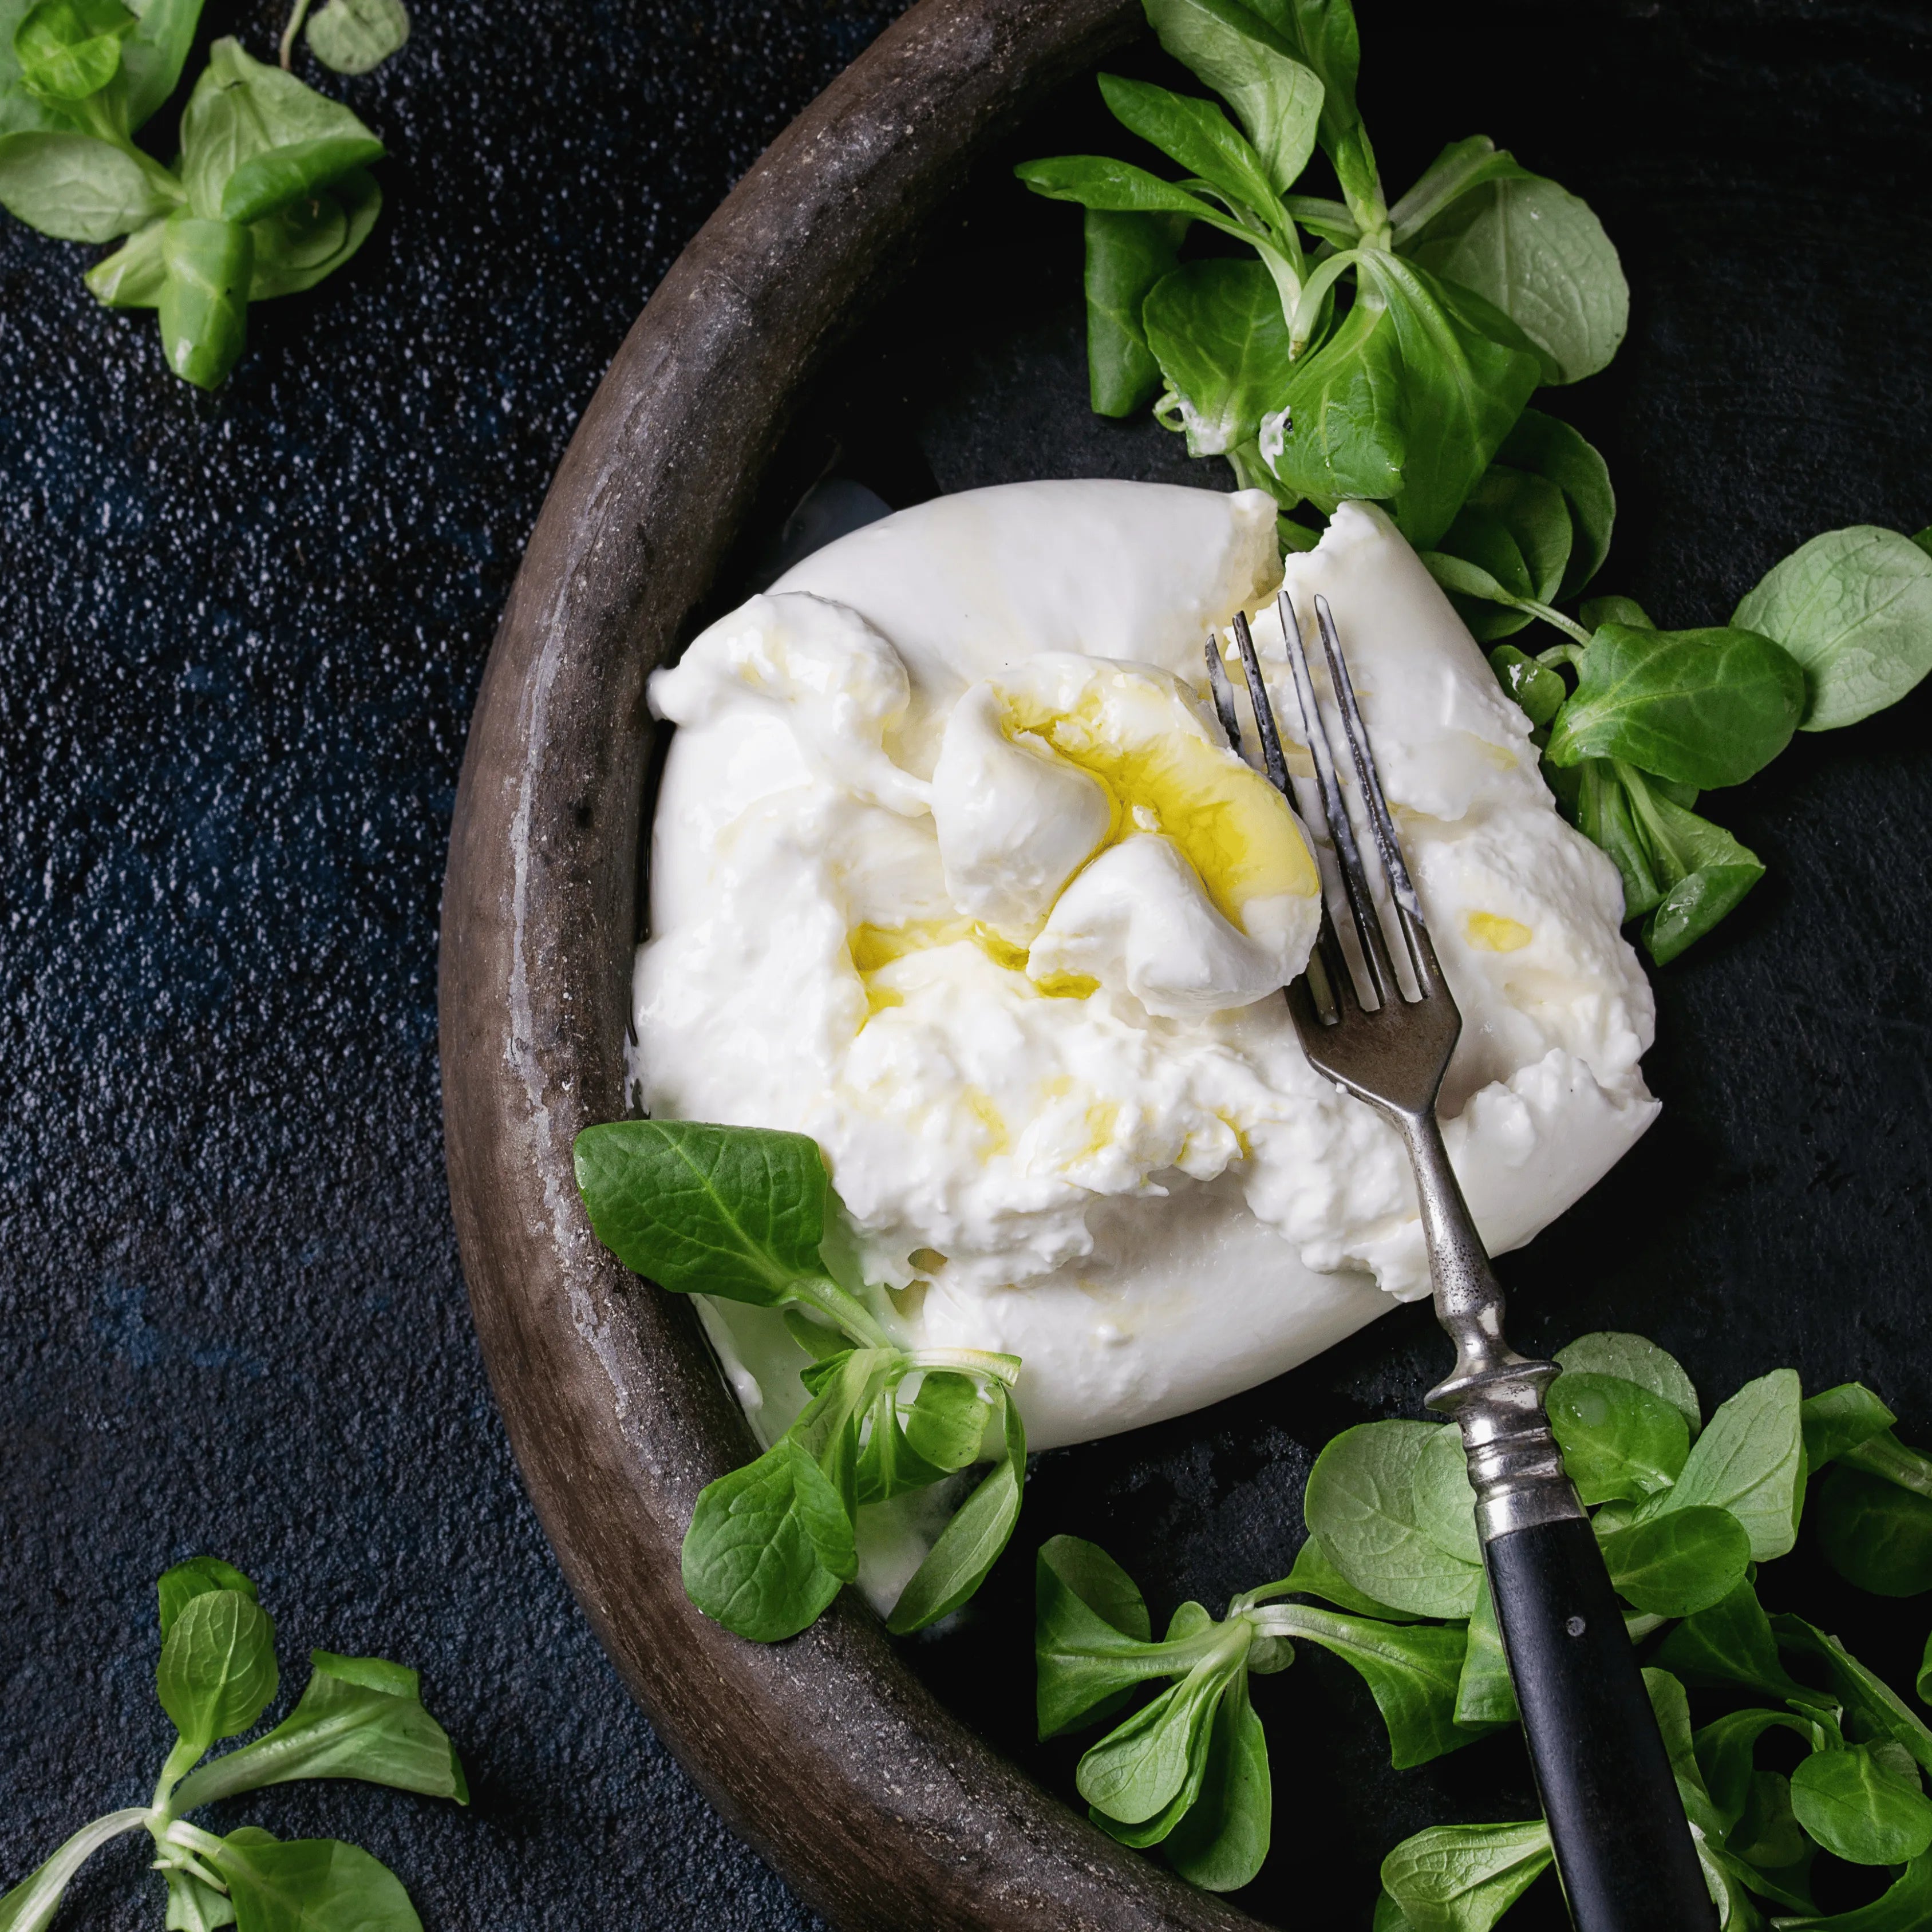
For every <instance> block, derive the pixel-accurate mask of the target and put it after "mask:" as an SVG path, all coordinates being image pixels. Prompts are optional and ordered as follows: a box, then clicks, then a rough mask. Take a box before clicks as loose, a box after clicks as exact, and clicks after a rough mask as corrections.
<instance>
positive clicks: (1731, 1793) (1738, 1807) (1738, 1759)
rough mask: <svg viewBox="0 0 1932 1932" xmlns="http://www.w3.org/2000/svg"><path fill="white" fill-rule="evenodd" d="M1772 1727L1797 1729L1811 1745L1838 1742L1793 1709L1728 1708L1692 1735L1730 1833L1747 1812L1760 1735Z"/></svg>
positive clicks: (1700, 1765)
mask: <svg viewBox="0 0 1932 1932" xmlns="http://www.w3.org/2000/svg"><path fill="white" fill-rule="evenodd" d="M1771 1730H1787V1731H1795V1732H1796V1733H1797V1734H1798V1735H1799V1736H1800V1737H1801V1738H1802V1739H1804V1740H1805V1743H1806V1745H1808V1747H1809V1748H1811V1749H1812V1750H1813V1751H1822V1750H1823V1749H1825V1748H1826V1747H1827V1745H1832V1744H1835V1743H1836V1742H1838V1739H1835V1738H1832V1737H1828V1736H1827V1735H1826V1732H1825V1730H1824V1728H1823V1726H1822V1725H1821V1724H1819V1723H1818V1722H1817V1721H1816V1720H1814V1719H1813V1718H1807V1717H1801V1716H1799V1715H1796V1713H1794V1712H1790V1711H1733V1712H1728V1713H1727V1715H1724V1717H1721V1718H1718V1720H1717V1721H1716V1722H1715V1724H1706V1726H1705V1727H1704V1728H1703V1730H1701V1731H1700V1732H1698V1733H1697V1736H1695V1737H1694V1739H1692V1740H1691V1742H1692V1745H1693V1746H1694V1749H1695V1751H1696V1754H1697V1766H1698V1769H1699V1771H1700V1772H1701V1773H1702V1774H1703V1780H1704V1786H1705V1789H1706V1790H1707V1791H1708V1792H1709V1794H1710V1799H1711V1802H1712V1806H1713V1807H1714V1808H1715V1811H1716V1813H1717V1818H1718V1828H1719V1829H1720V1830H1721V1832H1724V1834H1726V1835H1729V1833H1730V1830H1731V1828H1732V1827H1733V1826H1734V1825H1736V1823H1737V1822H1738V1820H1739V1819H1740V1818H1742V1817H1743V1816H1744V1813H1745V1806H1746V1805H1747V1804H1748V1802H1749V1801H1750V1796H1751V1774H1752V1772H1753V1770H1754V1763H1753V1754H1754V1752H1755V1751H1756V1750H1757V1743H1758V1740H1759V1739H1760V1738H1761V1737H1763V1736H1764V1734H1765V1733H1766V1732H1767V1731H1771Z"/></svg>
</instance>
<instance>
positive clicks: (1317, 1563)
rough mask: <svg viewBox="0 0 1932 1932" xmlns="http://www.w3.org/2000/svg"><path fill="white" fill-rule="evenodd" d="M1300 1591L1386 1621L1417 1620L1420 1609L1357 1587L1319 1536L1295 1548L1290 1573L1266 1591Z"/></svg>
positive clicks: (1284, 1593)
mask: <svg viewBox="0 0 1932 1932" xmlns="http://www.w3.org/2000/svg"><path fill="white" fill-rule="evenodd" d="M1296 1592H1299V1593H1300V1594H1301V1595H1304V1596H1309V1597H1319V1598H1322V1600H1323V1601H1325V1602H1326V1603H1331V1604H1334V1606H1335V1607H1336V1608H1337V1610H1352V1611H1354V1612H1355V1614H1356V1615H1357V1616H1363V1617H1379V1618H1381V1619H1382V1621H1383V1622H1385V1623H1392V1624H1406V1623H1414V1622H1416V1621H1417V1619H1418V1615H1419V1613H1418V1612H1416V1611H1414V1610H1397V1609H1396V1608H1395V1607H1394V1606H1393V1605H1392V1604H1383V1603H1378V1602H1377V1601H1376V1599H1375V1598H1373V1597H1370V1596H1367V1595H1364V1593H1363V1592H1361V1591H1360V1590H1358V1589H1356V1588H1355V1585H1354V1584H1352V1583H1350V1582H1349V1580H1348V1578H1347V1577H1345V1576H1343V1574H1342V1573H1341V1571H1339V1570H1338V1569H1337V1568H1336V1567H1335V1564H1334V1559H1333V1558H1331V1556H1329V1554H1328V1550H1327V1548H1326V1547H1325V1545H1324V1544H1323V1543H1322V1539H1321V1538H1320V1537H1319V1536H1313V1535H1311V1536H1310V1537H1308V1538H1306V1539H1305V1540H1304V1542H1303V1544H1302V1546H1301V1548H1300V1549H1299V1550H1297V1551H1296V1552H1295V1564H1294V1567H1293V1568H1292V1569H1291V1570H1290V1571H1289V1573H1288V1575H1287V1577H1286V1578H1285V1579H1284V1580H1283V1582H1282V1583H1280V1584H1278V1585H1276V1586H1273V1587H1271V1589H1269V1590H1268V1592H1267V1593H1266V1594H1268V1595H1271V1596H1277V1595H1290V1594H1294V1593H1296Z"/></svg>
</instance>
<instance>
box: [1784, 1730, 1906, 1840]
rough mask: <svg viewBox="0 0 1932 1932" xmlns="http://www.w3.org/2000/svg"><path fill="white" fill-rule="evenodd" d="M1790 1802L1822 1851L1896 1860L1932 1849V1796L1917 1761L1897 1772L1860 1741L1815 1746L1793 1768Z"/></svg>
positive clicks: (1801, 1822) (1799, 1819)
mask: <svg viewBox="0 0 1932 1932" xmlns="http://www.w3.org/2000/svg"><path fill="white" fill-rule="evenodd" d="M1791 1808H1792V1810H1793V1812H1794V1813H1796V1815H1797V1819H1798V1822H1799V1823H1800V1824H1801V1825H1802V1826H1804V1827H1805V1830H1806V1831H1808V1832H1810V1833H1811V1835H1812V1837H1813V1838H1816V1839H1817V1841H1818V1842H1819V1843H1820V1844H1821V1845H1823V1846H1824V1848H1825V1849H1826V1851H1828V1852H1832V1853H1834V1854H1835V1855H1837V1856H1838V1857H1839V1858H1844V1859H1846V1860H1847V1861H1849V1862H1850V1863H1851V1864H1858V1865H1895V1864H1903V1863H1904V1862H1905V1861H1906V1860H1908V1859H1911V1858H1917V1857H1918V1855H1919V1854H1920V1853H1921V1852H1924V1851H1926V1850H1927V1849H1932V1802H1927V1799H1926V1796H1925V1793H1924V1790H1922V1789H1921V1787H1920V1785H1919V1782H1918V1772H1917V1770H1916V1769H1915V1767H1912V1766H1910V1765H1909V1763H1908V1765H1907V1767H1906V1772H1904V1773H1903V1774H1901V1773H1900V1772H1898V1771H1897V1770H1895V1769H1893V1768H1892V1767H1891V1766H1888V1765H1887V1764H1886V1763H1885V1761H1884V1759H1883V1758H1882V1757H1881V1756H1880V1755H1879V1754H1878V1753H1876V1752H1874V1751H1872V1750H1870V1749H1869V1748H1867V1747H1865V1746H1863V1745H1853V1746H1852V1747H1851V1748H1849V1749H1847V1750H1845V1751H1814V1752H1813V1753H1812V1754H1811V1756H1810V1757H1808V1758H1806V1759H1805V1761H1804V1762H1803V1763H1802V1764H1800V1765H1799V1767H1798V1769H1796V1771H1794V1772H1793V1773H1792V1774H1791Z"/></svg>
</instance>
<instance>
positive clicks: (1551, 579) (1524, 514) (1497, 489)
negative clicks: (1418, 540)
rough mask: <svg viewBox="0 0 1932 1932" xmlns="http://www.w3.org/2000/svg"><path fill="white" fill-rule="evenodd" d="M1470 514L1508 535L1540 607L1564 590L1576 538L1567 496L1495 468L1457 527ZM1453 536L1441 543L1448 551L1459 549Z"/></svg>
mask: <svg viewBox="0 0 1932 1932" xmlns="http://www.w3.org/2000/svg"><path fill="white" fill-rule="evenodd" d="M1518 427H1519V428H1520V427H1521V425H1520V424H1519V425H1518ZM1512 434H1514V432H1512ZM1472 510H1473V511H1481V513H1483V514H1485V515H1487V516H1490V517H1494V518H1495V519H1496V521H1497V522H1498V523H1500V524H1501V525H1502V527H1503V528H1504V529H1505V530H1507V531H1508V532H1509V534H1510V537H1511V540H1512V541H1514V544H1516V547H1517V552H1518V553H1519V554H1520V556H1521V557H1522V559H1523V564H1524V566H1525V568H1526V570H1527V571H1528V573H1529V594H1530V595H1531V596H1532V597H1534V598H1536V599H1537V601H1538V602H1539V603H1544V604H1547V603H1550V601H1553V599H1554V598H1556V595H1557V592H1558V589H1559V586H1560V585H1561V584H1562V581H1563V576H1564V571H1565V569H1566V568H1567V567H1568V564H1569V561H1570V552H1571V547H1572V545H1573V544H1574V541H1575V535H1576V533H1575V529H1574V526H1573V524H1572V522H1571V514H1570V507H1569V501H1568V498H1567V497H1566V496H1565V495H1564V493H1563V491H1562V490H1561V489H1560V488H1559V487H1558V486H1557V484H1555V483H1553V482H1552V481H1550V478H1548V477H1547V476H1539V475H1537V474H1536V473H1535V472H1534V471H1532V470H1529V469H1516V468H1514V467H1512V466H1511V465H1510V464H1508V463H1501V462H1498V463H1491V464H1490V466H1489V468H1488V469H1486V470H1484V472H1483V473H1482V475H1480V476H1479V477H1478V478H1476V484H1475V488H1474V489H1473V490H1471V491H1470V492H1469V500H1468V501H1467V502H1466V503H1465V504H1464V505H1463V508H1462V510H1461V511H1460V513H1459V514H1458V517H1457V521H1458V522H1460V520H1461V519H1462V517H1464V516H1467V515H1468V514H1469V513H1470V511H1472ZM1455 530H1456V525H1455V524H1454V523H1452V524H1451V526H1449V535H1448V536H1446V537H1445V538H1444V539H1443V546H1444V547H1445V549H1448V550H1454V549H1455V548H1456V544H1455V543H1454V535H1455Z"/></svg>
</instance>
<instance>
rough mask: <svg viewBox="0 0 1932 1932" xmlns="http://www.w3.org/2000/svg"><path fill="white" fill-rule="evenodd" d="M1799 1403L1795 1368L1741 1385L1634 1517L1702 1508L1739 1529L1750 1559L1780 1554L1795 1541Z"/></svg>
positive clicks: (1801, 1468)
mask: <svg viewBox="0 0 1932 1932" xmlns="http://www.w3.org/2000/svg"><path fill="white" fill-rule="evenodd" d="M1799 1399H1800V1389H1799V1380H1798V1372H1797V1371H1796V1370H1795V1369H1774V1370H1772V1373H1770V1374H1769V1375H1768V1376H1760V1377H1759V1378H1758V1379H1757V1381H1756V1382H1747V1383H1746V1384H1745V1386H1744V1387H1743V1388H1741V1389H1740V1390H1739V1391H1738V1392H1737V1394H1736V1395H1734V1396H1733V1397H1731V1399H1730V1401H1728V1402H1727V1403H1723V1404H1722V1405H1721V1406H1720V1407H1719V1408H1718V1410H1717V1412H1716V1413H1715V1415H1712V1418H1711V1420H1710V1421H1709V1424H1707V1425H1706V1428H1705V1430H1704V1433H1703V1435H1702V1436H1699V1437H1698V1439H1697V1445H1696V1447H1695V1448H1693V1449H1692V1450H1691V1454H1690V1457H1689V1458H1688V1460H1687V1461H1686V1462H1685V1465H1684V1469H1683V1473H1682V1475H1680V1476H1679V1478H1678V1479H1677V1481H1676V1485H1675V1487H1673V1488H1671V1489H1669V1490H1665V1491H1664V1493H1663V1494H1662V1495H1661V1496H1654V1497H1652V1499H1651V1500H1650V1501H1649V1502H1648V1503H1646V1505H1644V1506H1643V1509H1642V1510H1641V1511H1640V1513H1639V1516H1640V1520H1643V1519H1644V1518H1647V1517H1655V1516H1658V1515H1660V1514H1663V1513H1664V1512H1665V1511H1671V1510H1679V1509H1688V1508H1691V1507H1693V1506H1694V1505H1697V1504H1701V1503H1709V1504H1711V1505H1714V1506H1715V1508H1718V1509H1725V1510H1729V1511H1730V1513H1731V1514H1732V1515H1733V1516H1734V1517H1736V1518H1737V1520H1739V1522H1740V1523H1742V1524H1743V1525H1744V1526H1745V1533H1746V1535H1748V1536H1749V1537H1750V1538H1751V1556H1752V1559H1753V1560H1754V1561H1755V1562H1759V1563H1769V1562H1771V1561H1772V1559H1773V1558H1775V1557H1779V1556H1784V1554H1785V1553H1786V1552H1787V1551H1788V1550H1790V1548H1791V1547H1792V1545H1793V1544H1794V1543H1796V1541H1797V1540H1798V1513H1799V1508H1801V1507H1802V1504H1803V1502H1804V1500H1805V1436H1804V1431H1803V1427H1802V1424H1801V1423H1800V1421H1799V1413H1798V1411H1799Z"/></svg>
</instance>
